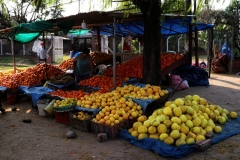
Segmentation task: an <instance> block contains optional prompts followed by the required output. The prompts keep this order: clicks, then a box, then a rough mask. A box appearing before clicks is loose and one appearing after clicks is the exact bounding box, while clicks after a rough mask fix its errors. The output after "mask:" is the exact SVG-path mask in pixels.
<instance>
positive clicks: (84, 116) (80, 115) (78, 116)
mask: <svg viewBox="0 0 240 160" xmlns="http://www.w3.org/2000/svg"><path fill="white" fill-rule="evenodd" d="M72 116H73V118H76V119H79V120H87V119H89V118H92V117H93V116H94V115H93V114H89V113H88V112H82V111H80V112H78V113H77V114H74V115H72Z"/></svg>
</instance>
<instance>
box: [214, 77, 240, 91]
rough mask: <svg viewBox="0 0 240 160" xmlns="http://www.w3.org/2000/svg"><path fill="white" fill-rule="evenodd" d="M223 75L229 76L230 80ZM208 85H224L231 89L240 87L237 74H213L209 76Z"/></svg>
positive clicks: (239, 78)
mask: <svg viewBox="0 0 240 160" xmlns="http://www.w3.org/2000/svg"><path fill="white" fill-rule="evenodd" d="M225 77H231V80H229V79H226V78H225ZM209 83H210V86H211V85H214V86H220V87H226V88H231V89H237V90H239V89H240V76H239V75H238V76H237V75H227V74H226V75H216V74H213V75H211V77H210V78H209Z"/></svg>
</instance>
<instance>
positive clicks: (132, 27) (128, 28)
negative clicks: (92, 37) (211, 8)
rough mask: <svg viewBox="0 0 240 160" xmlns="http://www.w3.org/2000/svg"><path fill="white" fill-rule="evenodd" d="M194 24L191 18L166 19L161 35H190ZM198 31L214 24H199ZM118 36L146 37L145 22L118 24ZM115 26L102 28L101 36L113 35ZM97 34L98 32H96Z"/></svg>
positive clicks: (161, 27)
mask: <svg viewBox="0 0 240 160" xmlns="http://www.w3.org/2000/svg"><path fill="white" fill-rule="evenodd" d="M191 22H192V19H191V18H190V17H188V18H166V19H165V20H164V21H163V22H162V24H161V26H160V27H159V29H160V33H161V34H162V35H163V36H165V37H168V36H172V35H179V34H187V33H189V24H190V23H191ZM196 26H197V31H201V30H206V29H209V28H212V27H213V25H212V24H204V23H197V24H196ZM115 28H116V36H120V37H125V36H126V35H128V34H130V35H131V36H132V37H138V36H139V35H144V22H124V23H117V24H116V27H115ZM112 30H113V25H112V24H108V25H103V26H100V31H101V34H103V33H105V34H106V35H109V36H112V35H113V31H112ZM192 31H193V32H194V31H195V27H194V25H192ZM94 32H96V33H97V31H94Z"/></svg>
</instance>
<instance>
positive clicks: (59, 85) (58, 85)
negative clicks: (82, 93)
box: [47, 81, 75, 89]
mask: <svg viewBox="0 0 240 160" xmlns="http://www.w3.org/2000/svg"><path fill="white" fill-rule="evenodd" d="M74 83H75V81H72V82H71V83H68V84H53V83H50V82H48V83H47V85H50V86H54V87H56V88H60V89H61V88H63V87H68V86H71V85H72V84H74Z"/></svg>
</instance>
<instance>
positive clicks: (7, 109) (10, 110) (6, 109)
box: [5, 108, 20, 112]
mask: <svg viewBox="0 0 240 160" xmlns="http://www.w3.org/2000/svg"><path fill="white" fill-rule="evenodd" d="M5 111H6V112H12V108H5ZM16 111H20V109H19V108H17V110H16Z"/></svg>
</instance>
